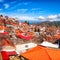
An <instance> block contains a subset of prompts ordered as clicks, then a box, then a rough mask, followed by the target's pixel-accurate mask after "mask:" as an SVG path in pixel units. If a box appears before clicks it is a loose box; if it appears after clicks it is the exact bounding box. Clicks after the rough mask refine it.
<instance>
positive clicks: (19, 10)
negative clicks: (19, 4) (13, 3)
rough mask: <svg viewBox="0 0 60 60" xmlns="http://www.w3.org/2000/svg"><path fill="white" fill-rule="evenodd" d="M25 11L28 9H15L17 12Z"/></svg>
mask: <svg viewBox="0 0 60 60" xmlns="http://www.w3.org/2000/svg"><path fill="white" fill-rule="evenodd" d="M26 11H28V9H17V12H22V13H24V12H26Z"/></svg>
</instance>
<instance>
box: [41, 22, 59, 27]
mask: <svg viewBox="0 0 60 60" xmlns="http://www.w3.org/2000/svg"><path fill="white" fill-rule="evenodd" d="M41 24H48V25H50V26H52V25H55V26H60V21H44V22H42V23H41Z"/></svg>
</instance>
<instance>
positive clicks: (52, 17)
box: [47, 15, 57, 19]
mask: <svg viewBox="0 0 60 60" xmlns="http://www.w3.org/2000/svg"><path fill="white" fill-rule="evenodd" d="M47 18H48V19H56V18H57V15H49V16H48V17H47Z"/></svg>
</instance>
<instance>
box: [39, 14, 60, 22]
mask: <svg viewBox="0 0 60 60" xmlns="http://www.w3.org/2000/svg"><path fill="white" fill-rule="evenodd" d="M38 19H39V20H42V21H60V14H56V15H49V16H47V17H43V16H39V17H38Z"/></svg>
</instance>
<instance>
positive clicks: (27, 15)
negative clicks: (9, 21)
mask: <svg viewBox="0 0 60 60" xmlns="http://www.w3.org/2000/svg"><path fill="white" fill-rule="evenodd" d="M0 14H3V15H8V16H10V17H15V18H18V19H20V20H51V21H53V20H59V21H60V0H0Z"/></svg>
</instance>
